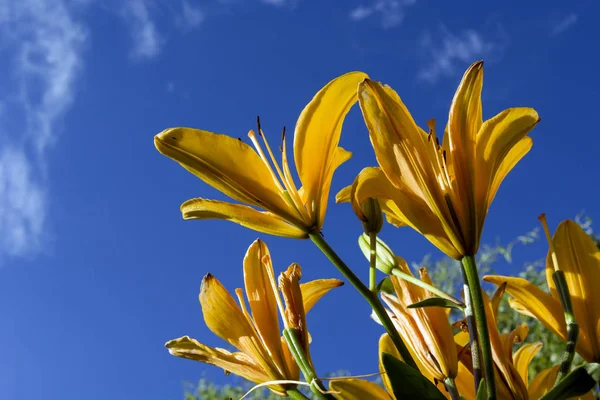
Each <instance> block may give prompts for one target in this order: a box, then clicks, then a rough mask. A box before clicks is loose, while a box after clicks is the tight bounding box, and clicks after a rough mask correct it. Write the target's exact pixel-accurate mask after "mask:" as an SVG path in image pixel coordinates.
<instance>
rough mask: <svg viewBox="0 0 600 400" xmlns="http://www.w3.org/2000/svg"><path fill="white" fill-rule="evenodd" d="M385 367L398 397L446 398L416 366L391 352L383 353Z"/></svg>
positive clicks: (429, 399)
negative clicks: (411, 365) (410, 364)
mask: <svg viewBox="0 0 600 400" xmlns="http://www.w3.org/2000/svg"><path fill="white" fill-rule="evenodd" d="M382 359H383V368H384V369H385V372H386V373H387V376H388V378H389V380H390V383H391V385H392V390H393V391H394V396H395V397H396V398H397V399H423V400H445V399H446V397H445V396H444V395H443V394H442V392H440V391H439V390H438V388H437V387H435V385H434V384H433V383H431V382H430V381H429V380H428V379H427V378H425V377H424V376H423V375H421V373H420V372H419V371H417V370H415V369H414V368H412V367H410V366H408V365H407V364H406V363H404V362H403V361H400V360H398V359H397V358H396V357H394V356H392V355H391V354H389V353H383V356H382Z"/></svg>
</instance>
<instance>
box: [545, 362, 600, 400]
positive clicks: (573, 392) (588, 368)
mask: <svg viewBox="0 0 600 400" xmlns="http://www.w3.org/2000/svg"><path fill="white" fill-rule="evenodd" d="M599 382H600V364H598V363H590V364H587V365H583V366H581V367H577V368H575V369H574V370H573V371H571V373H570V374H569V375H567V376H565V377H564V378H563V380H562V381H560V382H559V383H558V384H557V385H556V386H554V387H553V388H552V389H550V391H549V392H548V393H546V394H545V395H544V396H542V398H541V399H540V400H554V399H556V400H559V399H570V398H571V397H577V396H583V395H584V394H586V393H587V392H589V391H590V390H592V389H593V388H594V386H596V385H597V384H598V383H599Z"/></svg>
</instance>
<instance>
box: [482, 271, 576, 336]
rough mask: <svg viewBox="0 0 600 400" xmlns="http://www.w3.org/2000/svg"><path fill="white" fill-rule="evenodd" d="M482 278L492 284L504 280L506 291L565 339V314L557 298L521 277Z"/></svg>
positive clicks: (499, 283)
mask: <svg viewBox="0 0 600 400" xmlns="http://www.w3.org/2000/svg"><path fill="white" fill-rule="evenodd" d="M483 280H484V281H486V282H491V283H493V284H494V285H501V284H502V283H504V282H506V291H507V292H508V293H509V294H510V295H511V296H513V297H514V298H515V299H516V300H517V301H518V302H519V303H520V304H521V305H523V307H526V308H527V310H528V311H529V313H531V315H534V316H535V318H537V319H538V320H539V321H540V322H541V323H543V324H544V326H546V327H547V328H548V329H550V330H551V331H552V332H554V334H556V335H557V336H558V337H560V338H561V339H563V340H566V337H567V331H566V324H565V316H564V314H563V310H562V307H561V305H560V302H559V301H558V300H556V299H555V298H553V297H552V296H550V295H549V294H548V293H546V292H544V291H543V290H542V289H540V288H539V287H537V286H535V285H534V284H532V283H531V282H528V281H527V280H525V279H523V278H513V277H509V276H496V275H488V276H484V277H483ZM517 311H519V310H517Z"/></svg>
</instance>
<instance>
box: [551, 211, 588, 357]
mask: <svg viewBox="0 0 600 400" xmlns="http://www.w3.org/2000/svg"><path fill="white" fill-rule="evenodd" d="M552 241H553V243H554V247H555V249H556V256H557V259H558V265H559V268H560V269H561V270H562V271H563V272H564V273H565V279H566V281H567V286H568V287H569V292H570V294H571V300H572V302H573V309H574V311H575V317H576V319H577V323H578V324H579V326H580V328H581V330H580V335H581V336H580V342H579V343H578V346H577V351H578V352H579V353H580V355H581V356H582V357H583V358H584V359H585V360H586V361H588V362H592V361H594V360H597V359H598V358H600V343H598V341H599V340H600V338H598V337H597V336H596V328H597V324H598V320H599V319H600V298H599V297H598V291H599V290H600V259H599V258H598V255H599V254H600V252H599V251H598V248H597V247H596V244H595V243H594V241H593V240H592V238H590V237H589V236H588V235H587V234H586V233H585V232H584V230H583V229H582V228H581V227H580V226H579V225H578V224H577V223H575V222H573V221H570V220H566V221H563V222H561V223H560V225H559V226H558V228H557V229H556V233H555V234H554V238H553V239H552ZM546 265H547V267H546V275H547V278H548V286H549V287H550V291H551V292H552V293H553V295H554V296H555V297H556V296H558V295H557V294H556V287H555V285H554V281H553V279H552V272H553V267H552V260H551V258H550V254H548V260H547V263H546Z"/></svg>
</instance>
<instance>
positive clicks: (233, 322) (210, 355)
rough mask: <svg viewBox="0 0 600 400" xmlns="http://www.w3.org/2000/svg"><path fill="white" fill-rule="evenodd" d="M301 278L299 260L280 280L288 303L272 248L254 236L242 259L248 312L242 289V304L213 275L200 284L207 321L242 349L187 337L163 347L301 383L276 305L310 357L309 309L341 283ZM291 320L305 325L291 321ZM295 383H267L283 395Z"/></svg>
mask: <svg viewBox="0 0 600 400" xmlns="http://www.w3.org/2000/svg"><path fill="white" fill-rule="evenodd" d="M300 276H301V269H300V266H299V265H297V264H292V265H291V266H290V267H289V268H288V271H286V272H284V273H283V274H281V276H280V278H279V283H280V287H281V290H282V292H283V294H284V301H285V307H284V305H283V303H282V301H281V297H280V295H279V292H278V287H277V283H276V282H275V277H274V272H273V266H272V264H271V256H270V254H269V249H268V248H267V246H266V244H265V243H264V242H262V241H260V240H256V241H255V242H254V243H252V245H251V246H250V247H249V248H248V251H247V253H246V256H245V257H244V285H245V288H246V292H247V296H248V303H249V306H250V310H248V309H247V307H246V302H245V300H244V297H243V291H242V289H237V290H236V295H237V297H238V301H239V305H238V304H237V303H236V302H235V299H234V298H233V297H232V296H231V295H230V294H229V292H228V291H227V290H226V289H225V288H224V287H223V285H222V284H221V283H220V282H219V281H218V280H217V279H216V278H215V277H214V276H212V275H210V274H208V275H206V276H205V277H204V279H203V280H202V286H201V288H200V296H199V297H200V305H201V306H202V314H203V315H204V321H205V323H206V325H207V326H208V328H209V329H210V330H211V331H212V332H213V333H214V334H216V335H217V336H219V337H220V338H221V339H223V340H225V341H227V342H228V343H229V344H230V345H231V346H233V347H235V348H237V349H238V350H239V352H234V353H232V352H230V351H228V350H225V349H221V348H213V347H209V346H206V345H204V344H202V343H200V342H198V341H197V340H195V339H192V338H190V337H188V336H183V337H181V338H178V339H175V340H171V341H169V342H167V343H166V345H165V346H166V347H167V348H168V349H169V352H170V353H171V354H173V355H175V356H178V357H183V358H188V359H192V360H196V361H200V362H204V363H207V364H212V365H216V366H217V367H220V368H223V369H224V370H225V371H227V372H231V373H234V374H236V375H239V376H241V377H243V378H245V379H248V380H250V381H252V382H255V383H265V382H269V381H274V380H294V381H297V380H298V379H299V376H300V371H299V368H298V365H297V364H296V362H295V361H294V359H293V357H292V355H291V353H290V350H289V349H288V346H287V343H286V341H285V340H284V339H283V338H282V337H281V336H280V335H281V329H280V326H279V316H278V315H279V314H278V309H279V312H280V313H281V314H282V316H283V318H284V321H285V326H286V327H294V328H296V329H299V330H300V337H301V343H302V345H303V347H304V351H305V352H306V354H307V357H310V356H309V351H308V331H307V330H306V313H307V312H308V311H309V310H310V309H311V308H312V307H313V306H314V305H315V303H316V302H317V301H318V300H319V299H320V298H321V297H322V296H323V295H324V294H326V293H327V292H328V291H329V290H331V289H332V288H334V287H338V286H340V285H342V282H341V281H339V280H337V279H319V280H315V281H311V282H308V283H304V284H301V285H300V284H298V280H299V279H300ZM284 308H285V310H284ZM293 321H296V322H298V321H299V322H301V324H300V325H299V326H297V325H291V323H292V322H293ZM294 324H295V322H294ZM309 359H310V358H309ZM292 387H295V385H293V384H290V385H287V384H273V385H269V386H268V388H269V389H271V390H272V391H273V392H275V393H277V394H280V395H285V392H286V390H287V389H290V388H292Z"/></svg>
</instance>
